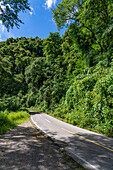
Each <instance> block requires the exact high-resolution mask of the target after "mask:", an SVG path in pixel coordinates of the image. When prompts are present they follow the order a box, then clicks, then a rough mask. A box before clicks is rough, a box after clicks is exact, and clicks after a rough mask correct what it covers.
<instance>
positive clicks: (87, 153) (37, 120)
mask: <svg viewBox="0 0 113 170" xmlns="http://www.w3.org/2000/svg"><path fill="white" fill-rule="evenodd" d="M31 121H32V122H33V123H34V124H35V125H36V126H37V128H39V129H40V130H42V131H43V132H44V133H46V135H48V136H49V137H51V138H52V139H55V140H56V141H59V142H62V143H65V144H66V146H65V150H66V151H67V152H68V153H69V154H70V155H71V156H72V157H73V158H74V159H75V160H76V161H77V162H79V163H80V164H81V165H82V166H83V167H85V168H86V169H89V170H113V139H112V138H108V137H106V136H104V135H100V134H97V133H95V132H91V131H88V130H85V129H81V128H79V127H76V126H72V125H70V124H68V123H65V122H62V121H60V120H58V119H56V118H53V117H51V116H49V115H47V114H44V113H35V114H32V115H31Z"/></svg>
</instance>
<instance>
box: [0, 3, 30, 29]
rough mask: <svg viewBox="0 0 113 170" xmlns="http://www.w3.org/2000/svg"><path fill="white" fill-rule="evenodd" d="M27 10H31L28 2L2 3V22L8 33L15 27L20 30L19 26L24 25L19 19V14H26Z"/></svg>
mask: <svg viewBox="0 0 113 170" xmlns="http://www.w3.org/2000/svg"><path fill="white" fill-rule="evenodd" d="M26 10H31V9H30V5H29V3H28V0H18V1H15V0H10V1H9V0H3V1H0V20H1V21H2V24H3V25H4V26H5V27H6V28H7V30H8V31H9V29H10V28H13V27H14V26H16V27H17V28H19V26H20V25H19V24H20V23H23V22H22V21H21V19H20V18H19V12H26Z"/></svg>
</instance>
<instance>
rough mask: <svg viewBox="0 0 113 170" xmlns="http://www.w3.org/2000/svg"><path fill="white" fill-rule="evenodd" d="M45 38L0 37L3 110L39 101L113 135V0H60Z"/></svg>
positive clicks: (64, 117)
mask: <svg viewBox="0 0 113 170" xmlns="http://www.w3.org/2000/svg"><path fill="white" fill-rule="evenodd" d="M52 12H53V18H54V19H55V22H56V25H57V27H58V29H61V28H63V27H67V29H66V31H65V33H64V35H63V36H62V37H60V34H59V33H58V32H56V33H50V35H49V37H47V38H46V39H40V38H39V37H36V38H26V37H21V38H16V39H14V38H9V39H7V40H6V41H4V42H0V110H1V111H5V110H9V111H17V110H21V109H24V108H31V107H35V108H37V110H39V111H42V112H46V113H51V114H52V115H53V116H55V117H58V118H61V119H62V120H65V121H67V122H69V123H72V124H73V125H76V126H79V127H82V128H86V129H90V130H94V131H97V132H100V133H103V134H106V135H108V136H112V137H113V2H112V0H97V1H95V0H70V1H68V0H62V2H61V3H59V4H58V5H57V6H56V7H55V8H53V9H52Z"/></svg>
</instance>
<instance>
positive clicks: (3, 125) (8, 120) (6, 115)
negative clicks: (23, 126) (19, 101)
mask: <svg viewBox="0 0 113 170" xmlns="http://www.w3.org/2000/svg"><path fill="white" fill-rule="evenodd" d="M27 119H29V114H28V113H27V112H26V111H18V112H8V111H5V112H0V135H2V134H3V133H5V132H6V131H7V130H9V129H12V128H14V127H15V126H17V125H18V124H20V123H22V122H24V121H25V120H27Z"/></svg>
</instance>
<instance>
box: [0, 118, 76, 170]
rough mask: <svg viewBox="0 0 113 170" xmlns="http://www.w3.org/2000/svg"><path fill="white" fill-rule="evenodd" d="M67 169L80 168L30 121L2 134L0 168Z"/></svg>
mask: <svg viewBox="0 0 113 170" xmlns="http://www.w3.org/2000/svg"><path fill="white" fill-rule="evenodd" d="M66 169H67V170H71V169H74V170H76V169H78V168H77V167H76V166H75V165H74V164H73V163H72V162H71V161H70V160H68V159H67V158H65V157H64V154H63V153H62V152H60V151H59V148H58V146H56V145H55V144H54V143H53V142H52V141H50V140H49V139H47V138H46V137H45V136H44V135H43V134H42V133H41V132H40V131H38V130H37V129H36V128H34V126H33V125H32V124H31V122H30V121H27V122H24V123H22V124H21V125H19V126H17V127H15V128H14V129H12V130H10V131H8V132H7V133H5V134H4V135H2V136H0V170H66Z"/></svg>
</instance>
